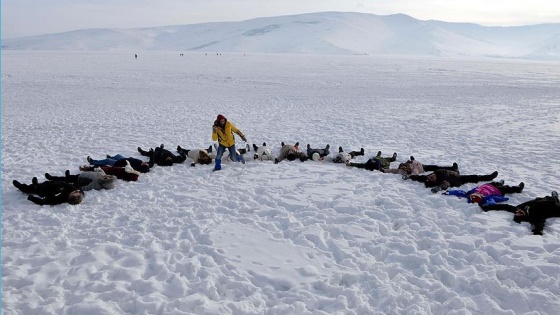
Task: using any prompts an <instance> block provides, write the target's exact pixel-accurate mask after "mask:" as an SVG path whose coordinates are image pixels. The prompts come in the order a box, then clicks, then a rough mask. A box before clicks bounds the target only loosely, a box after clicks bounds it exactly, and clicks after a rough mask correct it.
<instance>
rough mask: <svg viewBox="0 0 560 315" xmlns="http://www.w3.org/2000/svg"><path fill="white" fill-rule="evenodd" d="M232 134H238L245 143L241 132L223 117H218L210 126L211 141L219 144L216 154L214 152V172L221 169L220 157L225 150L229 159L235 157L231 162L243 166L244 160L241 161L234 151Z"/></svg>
mask: <svg viewBox="0 0 560 315" xmlns="http://www.w3.org/2000/svg"><path fill="white" fill-rule="evenodd" d="M233 133H236V134H238V135H239V137H241V139H242V140H243V141H245V142H247V138H245V135H244V134H243V132H241V131H240V130H239V129H237V128H236V127H235V126H234V125H233V124H232V123H231V122H229V121H228V120H227V119H226V117H224V115H222V114H220V115H218V117H217V118H216V120H215V121H214V125H213V126H212V140H213V141H218V143H219V146H218V152H216V164H215V166H214V171H219V170H221V169H222V155H224V152H225V151H226V149H227V150H228V151H229V155H230V156H231V157H235V158H234V159H232V160H234V161H237V162H241V163H243V164H245V159H243V157H242V156H241V155H237V153H236V151H235V137H234V135H233Z"/></svg>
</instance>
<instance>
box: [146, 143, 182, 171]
mask: <svg viewBox="0 0 560 315" xmlns="http://www.w3.org/2000/svg"><path fill="white" fill-rule="evenodd" d="M137 150H138V153H140V155H142V156H147V157H149V158H150V161H151V160H153V163H155V164H157V165H159V166H173V163H177V164H181V163H183V162H185V160H186V159H187V156H186V155H184V154H179V155H175V154H173V153H171V151H169V150H167V149H165V148H164V146H163V144H161V145H160V146H159V147H156V148H155V149H153V148H151V149H150V150H148V151H145V150H142V148H141V147H138V149H137Z"/></svg>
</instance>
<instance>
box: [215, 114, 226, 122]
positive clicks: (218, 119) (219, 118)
mask: <svg viewBox="0 0 560 315" xmlns="http://www.w3.org/2000/svg"><path fill="white" fill-rule="evenodd" d="M222 119H226V117H225V116H224V115H222V114H220V115H218V118H216V120H217V121H220V120H222Z"/></svg>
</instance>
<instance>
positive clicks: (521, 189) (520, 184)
mask: <svg viewBox="0 0 560 315" xmlns="http://www.w3.org/2000/svg"><path fill="white" fill-rule="evenodd" d="M523 188H525V183H524V182H521V183H519V185H517V193H521V192H522V191H523Z"/></svg>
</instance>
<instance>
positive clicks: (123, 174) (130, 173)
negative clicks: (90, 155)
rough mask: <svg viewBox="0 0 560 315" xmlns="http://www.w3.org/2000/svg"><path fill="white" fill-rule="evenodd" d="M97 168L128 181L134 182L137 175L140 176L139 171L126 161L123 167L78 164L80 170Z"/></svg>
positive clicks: (89, 170) (86, 170)
mask: <svg viewBox="0 0 560 315" xmlns="http://www.w3.org/2000/svg"><path fill="white" fill-rule="evenodd" d="M97 168H100V169H102V170H103V171H104V172H105V174H107V175H114V176H116V177H117V178H118V179H122V180H124V181H128V182H135V181H137V180H138V177H139V176H140V172H138V171H136V170H135V169H133V168H132V166H130V163H129V162H128V161H126V165H125V166H124V167H119V166H92V165H82V166H80V171H82V172H91V171H94V170H95V169H97Z"/></svg>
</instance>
